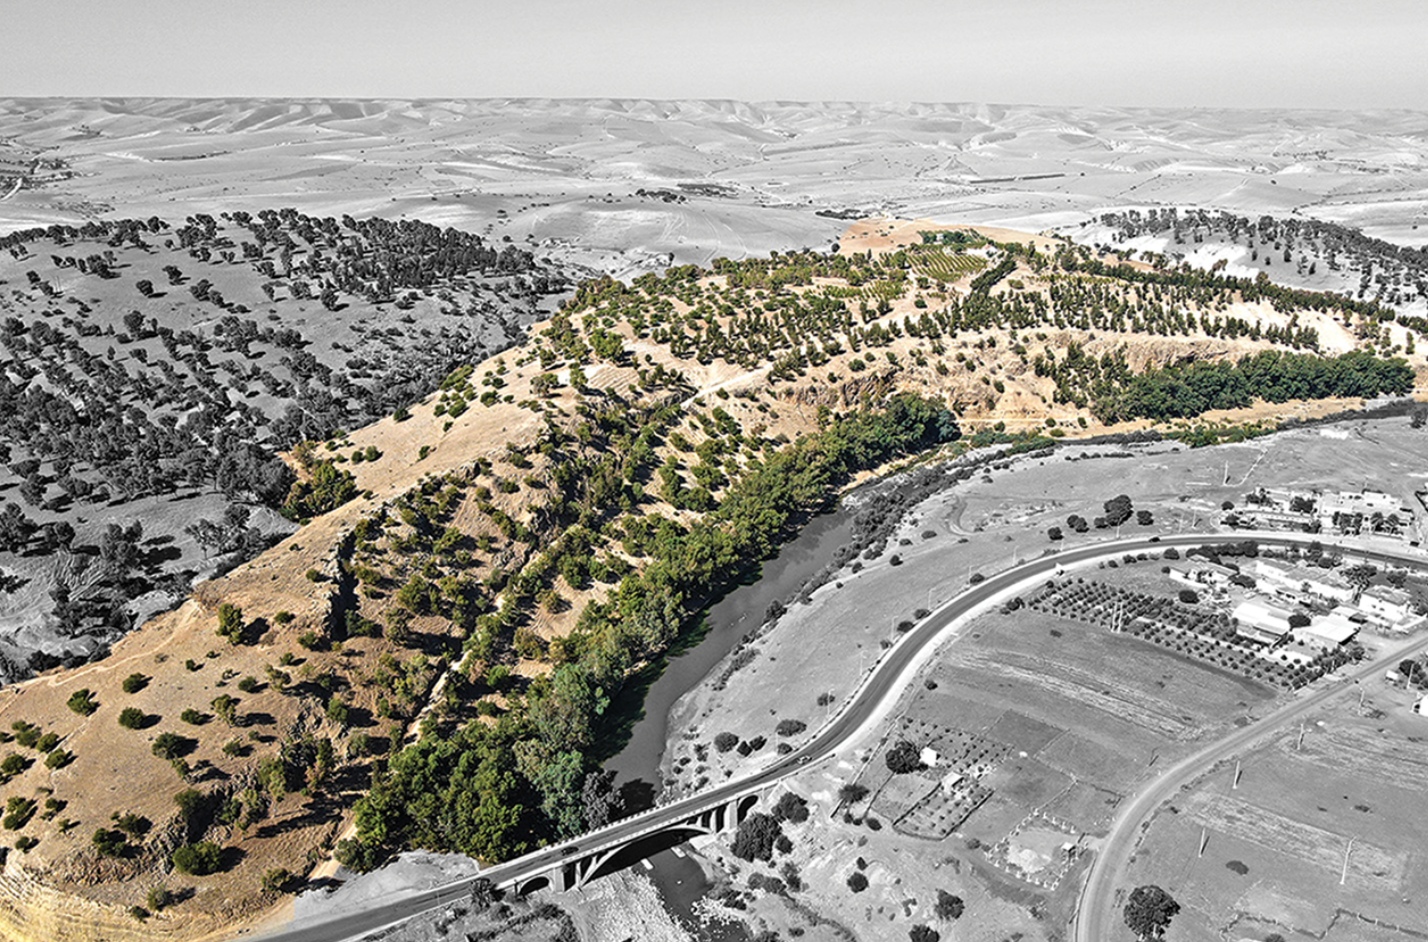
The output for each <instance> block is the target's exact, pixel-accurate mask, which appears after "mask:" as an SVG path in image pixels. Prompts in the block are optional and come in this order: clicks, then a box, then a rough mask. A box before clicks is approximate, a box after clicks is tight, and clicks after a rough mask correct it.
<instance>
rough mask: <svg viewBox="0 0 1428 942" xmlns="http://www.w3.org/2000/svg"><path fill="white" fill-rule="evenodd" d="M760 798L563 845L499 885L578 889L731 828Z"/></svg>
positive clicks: (744, 797) (754, 795)
mask: <svg viewBox="0 0 1428 942" xmlns="http://www.w3.org/2000/svg"><path fill="white" fill-rule="evenodd" d="M758 803H759V794H758V792H756V791H755V792H749V793H744V794H739V795H736V796H734V797H732V798H727V799H725V800H723V801H721V802H719V803H718V804H714V805H707V806H704V807H700V808H696V809H695V810H693V811H692V812H690V813H689V814H687V815H684V816H682V817H679V818H675V819H673V820H657V821H654V822H652V823H650V824H649V825H648V826H647V827H645V828H642V829H640V830H639V831H636V832H635V833H633V834H621V835H620V836H618V837H617V838H615V839H613V840H605V841H598V840H597V841H596V842H593V843H591V842H589V841H588V840H577V841H576V842H573V843H569V844H566V845H564V846H563V847H562V848H561V849H560V857H559V858H557V859H556V860H555V861H554V862H553V863H552V864H551V865H550V866H549V867H547V868H546V869H543V870H540V871H537V872H535V873H529V872H527V873H522V874H520V875H518V876H513V877H511V878H510V879H509V880H507V881H505V882H504V883H500V884H498V886H499V887H500V888H501V889H503V890H513V891H515V892H516V893H520V894H525V893H532V892H535V891H536V890H543V889H556V890H562V891H563V890H574V889H578V888H580V887H583V886H585V885H586V884H587V883H589V882H590V881H591V880H597V879H599V878H600V877H603V876H608V875H609V874H612V873H615V872H616V871H618V870H623V869H625V868H626V867H630V866H633V865H635V864H637V863H639V862H640V861H641V860H645V859H648V858H650V857H653V856H654V855H655V854H658V853H660V852H661V851H666V850H669V849H670V848H671V847H676V846H678V845H680V844H683V843H684V842H685V841H687V840H689V839H690V838H692V837H698V836H699V835H701V834H717V833H719V832H720V831H732V830H734V829H735V828H737V827H738V826H739V825H740V824H742V823H743V822H744V821H745V820H746V819H747V818H748V817H749V814H750V813H751V812H752V811H753V810H754V807H755V806H756V805H757V804H758ZM587 837H588V836H587Z"/></svg>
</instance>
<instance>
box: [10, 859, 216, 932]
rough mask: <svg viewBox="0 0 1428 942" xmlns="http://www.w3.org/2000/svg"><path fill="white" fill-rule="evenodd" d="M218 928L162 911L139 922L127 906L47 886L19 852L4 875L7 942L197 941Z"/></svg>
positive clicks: (202, 920)
mask: <svg viewBox="0 0 1428 942" xmlns="http://www.w3.org/2000/svg"><path fill="white" fill-rule="evenodd" d="M217 928H218V924H217V923H216V922H215V921H214V920H213V919H212V918H211V917H204V916H198V917H195V916H194V915H193V914H191V913H179V912H164V913H158V914H156V915H153V916H151V917H149V918H148V919H144V920H140V919H138V918H136V917H135V916H134V915H132V914H131V913H130V912H129V908H128V907H126V906H118V905H111V904H105V903H99V902H95V901H93V900H88V899H84V898H83V897H80V896H76V895H74V894H72V893H66V892H64V891H62V890H58V889H55V888H53V887H50V886H47V885H46V884H45V883H44V882H41V877H40V875H37V874H34V873H32V872H30V871H29V870H28V869H27V868H26V867H25V866H24V865H23V864H22V863H21V861H20V857H19V855H18V854H16V853H15V852H13V851H12V852H11V854H10V857H9V859H8V860H7V861H6V863H5V867H4V869H3V871H0V939H4V940H5V942H150V940H169V939H172V940H179V939H195V938H199V937H202V936H205V935H209V934H211V933H213V932H214V930H215V929H217Z"/></svg>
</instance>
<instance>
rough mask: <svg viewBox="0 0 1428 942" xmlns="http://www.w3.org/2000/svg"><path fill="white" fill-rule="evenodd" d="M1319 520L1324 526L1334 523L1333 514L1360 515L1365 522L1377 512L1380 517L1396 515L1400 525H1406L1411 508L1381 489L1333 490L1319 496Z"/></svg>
mask: <svg viewBox="0 0 1428 942" xmlns="http://www.w3.org/2000/svg"><path fill="white" fill-rule="evenodd" d="M1317 509H1318V513H1319V521H1320V522H1321V523H1322V524H1323V525H1324V526H1326V527H1332V526H1333V525H1334V515H1335V514H1339V515H1340V516H1341V522H1342V520H1343V518H1353V517H1361V518H1362V519H1363V520H1364V521H1365V522H1366V521H1368V520H1369V519H1371V518H1372V517H1373V515H1374V514H1379V515H1381V516H1382V517H1397V518H1398V520H1399V523H1400V525H1402V526H1407V525H1408V524H1409V523H1410V522H1411V521H1412V520H1413V508H1412V507H1406V506H1404V504H1403V502H1402V501H1400V500H1399V499H1398V498H1397V497H1394V496H1393V495H1392V494H1385V493H1384V492H1383V491H1370V490H1367V489H1365V490H1362V491H1334V492H1331V493H1327V494H1324V495H1323V496H1322V497H1320V498H1319V506H1318V508H1317Z"/></svg>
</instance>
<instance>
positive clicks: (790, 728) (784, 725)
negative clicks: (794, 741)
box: [774, 720, 808, 736]
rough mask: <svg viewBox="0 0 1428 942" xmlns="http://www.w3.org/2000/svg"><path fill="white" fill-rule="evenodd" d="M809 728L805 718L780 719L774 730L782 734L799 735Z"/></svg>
mask: <svg viewBox="0 0 1428 942" xmlns="http://www.w3.org/2000/svg"><path fill="white" fill-rule="evenodd" d="M807 728H808V724H807V723H805V722H803V720H779V721H778V726H776V727H775V728H774V732H776V733H778V734H779V735H780V736H797V735H798V734H799V733H801V732H803V731H804V730H805V729H807Z"/></svg>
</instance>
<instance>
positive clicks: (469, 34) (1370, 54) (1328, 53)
mask: <svg viewBox="0 0 1428 942" xmlns="http://www.w3.org/2000/svg"><path fill="white" fill-rule="evenodd" d="M0 26H2V27H3V28H0V95H3V96H7V97H8V96H14V97H31V96H84V97H91V96H115V97H119V96H163V97H184V98H187V97H299V98H306V97H334V98H504V97H550V98H665V99H669V98H733V99H742V100H748V101H769V100H804V101H818V100H852V101H919V102H966V101H975V102H997V103H1007V104H1039V105H1109V106H1117V105H1118V106H1151V107H1155V106H1160V107H1171V106H1174V107H1184V106H1190V107H1247V108H1258V107H1276V108H1310V107H1313V108H1334V109H1346V110H1366V109H1371V108H1410V109H1416V110H1424V109H1428V56H1425V55H1424V54H1423V49H1422V46H1423V41H1424V39H1425V38H1428V2H1423V0H1358V2H1329V0H1179V2H1168V0H984V2H981V3H967V2H962V0H863V2H856V3H853V2H844V0H821V2H820V0H762V2H753V0H704V2H700V3H694V2H689V0H659V2H654V0H503V2H499V3H495V2H491V0H406V2H402V0H383V2H380V3H379V2H371V0H340V2H335V0H282V2H274V0H237V2H235V0H228V2H222V3H219V2H211V0H63V2H54V0H44V2H34V0H5V2H4V3H3V4H0Z"/></svg>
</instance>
